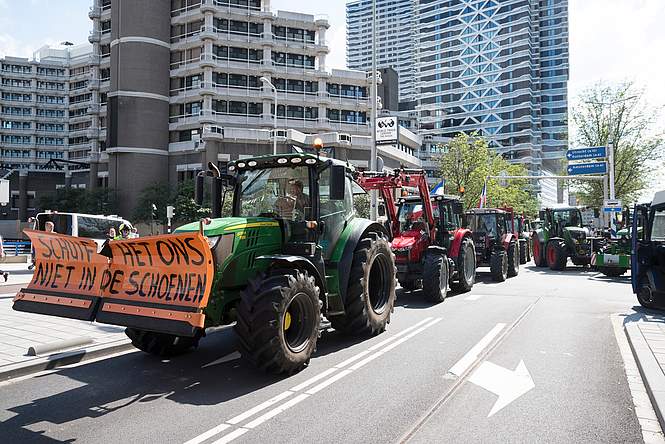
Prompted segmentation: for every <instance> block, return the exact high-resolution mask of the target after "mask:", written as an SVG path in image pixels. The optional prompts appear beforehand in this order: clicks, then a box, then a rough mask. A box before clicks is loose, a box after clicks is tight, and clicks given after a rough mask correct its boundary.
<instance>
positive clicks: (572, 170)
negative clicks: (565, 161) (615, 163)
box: [568, 162, 607, 176]
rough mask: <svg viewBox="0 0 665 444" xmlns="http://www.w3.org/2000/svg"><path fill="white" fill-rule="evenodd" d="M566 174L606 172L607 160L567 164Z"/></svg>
mask: <svg viewBox="0 0 665 444" xmlns="http://www.w3.org/2000/svg"><path fill="white" fill-rule="evenodd" d="M568 174H570V175H571V176H575V175H578V174H607V162H591V163H574V164H571V165H568Z"/></svg>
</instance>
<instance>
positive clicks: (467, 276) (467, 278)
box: [450, 238, 476, 293]
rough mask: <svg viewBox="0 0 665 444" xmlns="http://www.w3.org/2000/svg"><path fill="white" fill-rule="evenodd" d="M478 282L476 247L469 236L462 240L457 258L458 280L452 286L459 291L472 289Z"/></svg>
mask: <svg viewBox="0 0 665 444" xmlns="http://www.w3.org/2000/svg"><path fill="white" fill-rule="evenodd" d="M475 282H476V249H475V247H474V246H473V242H471V240H470V239H469V238H466V239H464V240H463V241H462V245H461V246H460V250H459V257H458V258H457V280H456V281H455V282H452V283H451V284H450V287H451V288H452V289H453V290H455V291H459V292H464V293H465V292H467V291H471V288H472V287H473V284H474V283H475Z"/></svg>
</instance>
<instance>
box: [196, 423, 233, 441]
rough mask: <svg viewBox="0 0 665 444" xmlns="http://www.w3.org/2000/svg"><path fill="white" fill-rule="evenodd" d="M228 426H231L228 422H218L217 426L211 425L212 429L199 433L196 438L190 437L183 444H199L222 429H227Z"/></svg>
mask: <svg viewBox="0 0 665 444" xmlns="http://www.w3.org/2000/svg"><path fill="white" fill-rule="evenodd" d="M229 427H231V426H230V425H228V424H220V425H218V426H217V427H213V428H212V429H210V430H208V431H207V432H205V433H201V434H200V435H199V436H197V437H196V438H192V439H190V440H189V441H187V442H186V443H185V444H201V443H202V442H203V441H205V440H206V439H208V438H212V437H213V436H215V435H217V434H219V433H221V432H223V431H224V430H226V429H228V428H229Z"/></svg>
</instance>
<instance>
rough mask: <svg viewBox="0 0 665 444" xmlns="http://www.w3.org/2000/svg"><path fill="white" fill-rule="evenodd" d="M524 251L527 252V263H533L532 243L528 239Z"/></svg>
mask: <svg viewBox="0 0 665 444" xmlns="http://www.w3.org/2000/svg"><path fill="white" fill-rule="evenodd" d="M524 250H525V251H526V261H527V263H528V262H531V242H529V240H528V239H527V240H526V241H525V242H524Z"/></svg>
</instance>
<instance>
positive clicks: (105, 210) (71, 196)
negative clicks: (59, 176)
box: [37, 188, 118, 214]
mask: <svg viewBox="0 0 665 444" xmlns="http://www.w3.org/2000/svg"><path fill="white" fill-rule="evenodd" d="M37 206H38V208H40V209H41V210H53V211H62V212H69V213H88V214H115V213H117V211H118V201H117V198H116V193H115V191H114V190H112V189H107V188H97V189H94V190H90V191H89V190H86V189H83V188H60V189H58V190H55V192H53V193H45V194H42V195H40V196H39V198H38V199H37Z"/></svg>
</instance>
